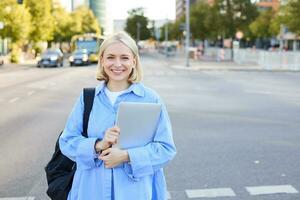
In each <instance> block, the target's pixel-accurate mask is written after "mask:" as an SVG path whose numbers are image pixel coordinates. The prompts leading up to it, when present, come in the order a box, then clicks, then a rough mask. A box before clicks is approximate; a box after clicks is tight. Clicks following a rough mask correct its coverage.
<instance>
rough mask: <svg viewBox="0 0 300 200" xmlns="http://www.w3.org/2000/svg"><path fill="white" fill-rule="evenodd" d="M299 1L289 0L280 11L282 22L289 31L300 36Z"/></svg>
mask: <svg viewBox="0 0 300 200" xmlns="http://www.w3.org/2000/svg"><path fill="white" fill-rule="evenodd" d="M299 10H300V0H289V1H288V3H287V5H286V6H285V7H283V9H282V15H281V16H282V18H283V19H282V22H283V23H284V24H285V25H286V26H287V27H288V29H289V31H291V32H293V33H295V34H296V35H298V36H300V12H299Z"/></svg>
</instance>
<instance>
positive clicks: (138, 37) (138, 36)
mask: <svg viewBox="0 0 300 200" xmlns="http://www.w3.org/2000/svg"><path fill="white" fill-rule="evenodd" d="M140 27H141V24H140V22H137V23H136V42H138V41H140Z"/></svg>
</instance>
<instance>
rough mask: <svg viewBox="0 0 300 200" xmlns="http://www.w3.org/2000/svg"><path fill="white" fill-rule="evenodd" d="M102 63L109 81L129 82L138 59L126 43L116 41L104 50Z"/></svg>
mask: <svg viewBox="0 0 300 200" xmlns="http://www.w3.org/2000/svg"><path fill="white" fill-rule="evenodd" d="M101 64H102V66H103V68H104V72H105V73H106V74H107V75H108V77H109V81H118V82H119V81H121V82H125V81H126V82H127V81H128V78H129V75H130V73H131V71H132V69H133V68H134V67H135V64H136V60H135V58H134V56H133V53H132V51H131V50H130V49H129V48H128V47H127V46H126V45H125V44H123V43H121V42H116V43H112V44H111V45H109V46H108V47H107V48H106V49H105V50H104V52H103V56H102V57H101Z"/></svg>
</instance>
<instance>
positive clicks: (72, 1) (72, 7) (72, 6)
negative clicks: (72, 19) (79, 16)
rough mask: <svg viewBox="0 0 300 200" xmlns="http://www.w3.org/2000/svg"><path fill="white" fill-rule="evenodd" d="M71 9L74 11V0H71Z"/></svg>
mask: <svg viewBox="0 0 300 200" xmlns="http://www.w3.org/2000/svg"><path fill="white" fill-rule="evenodd" d="M71 11H74V0H71Z"/></svg>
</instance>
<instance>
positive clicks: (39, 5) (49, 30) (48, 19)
mask: <svg viewBox="0 0 300 200" xmlns="http://www.w3.org/2000/svg"><path fill="white" fill-rule="evenodd" d="M25 5H26V7H27V8H28V9H29V12H30V14H31V22H32V30H31V33H30V40H31V41H33V42H39V41H49V40H51V39H52V37H53V30H54V18H53V16H52V14H51V7H52V1H51V0H43V1H40V0H25Z"/></svg>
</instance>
